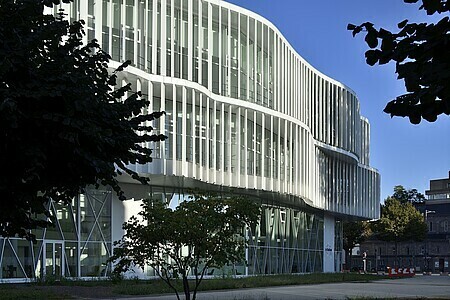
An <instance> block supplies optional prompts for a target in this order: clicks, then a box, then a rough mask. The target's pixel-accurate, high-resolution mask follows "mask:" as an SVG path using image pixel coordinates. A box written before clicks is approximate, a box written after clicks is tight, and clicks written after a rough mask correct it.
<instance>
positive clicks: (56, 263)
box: [42, 241, 64, 278]
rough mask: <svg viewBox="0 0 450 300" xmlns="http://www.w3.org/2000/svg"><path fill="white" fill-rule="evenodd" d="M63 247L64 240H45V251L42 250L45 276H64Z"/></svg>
mask: <svg viewBox="0 0 450 300" xmlns="http://www.w3.org/2000/svg"><path fill="white" fill-rule="evenodd" d="M63 249H64V247H63V242H62V241H45V247H44V251H42V264H43V266H42V270H43V271H44V276H54V277H55V278H61V277H63V276H64V259H63Z"/></svg>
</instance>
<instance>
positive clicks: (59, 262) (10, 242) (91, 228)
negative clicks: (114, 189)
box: [0, 189, 112, 279]
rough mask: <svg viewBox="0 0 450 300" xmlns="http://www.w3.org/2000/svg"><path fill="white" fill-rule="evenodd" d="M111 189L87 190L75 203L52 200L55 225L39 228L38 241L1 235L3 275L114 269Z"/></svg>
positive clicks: (86, 273) (65, 274)
mask: <svg viewBox="0 0 450 300" xmlns="http://www.w3.org/2000/svg"><path fill="white" fill-rule="evenodd" d="M111 199H112V197H111V191H109V190H92V189H90V190H86V192H85V193H83V194H81V195H80V196H79V197H77V198H76V199H73V200H72V202H71V203H69V204H67V205H63V204H61V203H53V202H51V203H49V211H50V215H51V216H52V217H53V218H54V219H53V220H54V223H53V224H54V226H50V227H48V228H46V229H39V230H35V231H34V232H33V233H34V234H35V235H36V243H34V244H33V243H32V242H31V241H27V240H24V239H18V238H8V239H4V238H1V239H0V265H1V269H0V279H14V278H25V279H32V278H43V277H46V276H52V277H55V278H62V277H104V276H106V275H107V274H108V272H110V270H109V266H108V265H107V263H106V261H107V259H108V258H109V256H110V255H111V247H112V241H111Z"/></svg>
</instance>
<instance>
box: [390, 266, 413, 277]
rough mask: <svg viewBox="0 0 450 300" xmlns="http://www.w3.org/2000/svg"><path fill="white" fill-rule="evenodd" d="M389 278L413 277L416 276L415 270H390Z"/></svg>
mask: <svg viewBox="0 0 450 300" xmlns="http://www.w3.org/2000/svg"><path fill="white" fill-rule="evenodd" d="M388 271H389V277H413V276H414V275H416V270H415V269H414V268H388Z"/></svg>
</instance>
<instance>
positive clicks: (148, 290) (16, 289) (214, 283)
mask: <svg viewBox="0 0 450 300" xmlns="http://www.w3.org/2000/svg"><path fill="white" fill-rule="evenodd" d="M385 278H387V277H386V276H377V275H370V274H355V273H342V274H306V275H266V276H253V277H245V278H231V277H225V278H214V279H204V280H203V281H202V283H201V284H200V287H199V291H208V290H209V291H211V290H225V289H243V288H258V287H268V286H283V285H302V284H319V283H332V282H349V281H354V282H355V281H358V282H368V281H372V280H380V279H385ZM174 285H175V286H176V288H177V290H178V291H179V293H180V294H183V288H182V285H181V281H180V280H176V281H174ZM191 290H193V282H191ZM83 293H84V294H83ZM86 293H87V295H88V297H93V298H95V297H97V298H102V297H103V298H112V296H120V295H122V296H124V295H130V296H137V295H157V294H166V293H169V294H173V291H172V289H171V288H170V287H169V286H167V284H165V283H164V282H163V281H162V280H158V279H155V280H122V281H111V280H109V281H108V280H92V281H82V280H67V279H64V280H61V281H47V282H45V281H44V282H38V283H32V284H0V300H16V299H25V300H27V299H33V300H34V299H38V300H40V299H51V300H57V299H70V297H68V296H67V295H71V296H72V297H74V298H76V297H86ZM72 299H73V298H72ZM256 299H268V298H267V297H263V296H262V297H259V296H258V297H256ZM236 300H240V299H236ZM242 300H251V299H242Z"/></svg>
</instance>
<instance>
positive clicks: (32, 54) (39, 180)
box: [0, 0, 165, 239]
mask: <svg viewBox="0 0 450 300" xmlns="http://www.w3.org/2000/svg"><path fill="white" fill-rule="evenodd" d="M59 2H60V1H58V0H51V1H50V0H2V1H1V3H0V39H1V47H0V168H1V170H2V172H1V175H0V194H1V195H2V200H1V201H0V236H14V235H18V236H20V237H27V238H31V239H32V238H34V237H33V235H32V234H30V229H33V228H36V227H37V226H42V227H45V226H47V225H48V224H50V221H48V220H47V218H46V217H45V215H47V216H48V215H49V211H48V204H49V201H50V199H52V200H53V201H56V202H58V201H62V202H68V201H70V200H71V199H72V198H73V197H74V196H76V195H77V194H78V193H79V192H80V191H82V190H83V188H85V187H86V186H87V185H93V184H94V185H99V184H102V185H110V186H111V187H112V188H113V189H114V190H115V191H116V192H117V194H118V195H119V197H120V198H123V192H122V191H121V189H120V187H119V185H118V181H117V179H116V175H118V174H121V172H126V173H128V174H129V175H130V176H132V177H133V178H135V179H137V180H139V181H141V182H143V183H145V182H146V181H147V180H146V179H145V178H141V177H139V176H138V174H137V173H135V172H133V171H132V170H131V169H129V168H128V167H127V165H129V164H133V163H140V164H145V163H148V162H150V161H151V160H152V159H151V157H150V154H151V150H150V149H148V148H146V147H144V146H143V145H144V144H146V143H147V142H150V141H154V142H157V141H161V140H163V139H164V138H165V137H164V136H162V135H152V134H151V130H152V127H151V126H149V123H148V122H149V121H152V120H154V119H155V118H158V117H159V116H160V115H161V113H160V112H157V113H153V114H147V113H145V114H143V113H142V112H143V110H144V109H145V107H146V106H147V105H148V104H149V102H148V101H147V100H145V99H143V98H141V96H142V94H141V93H140V92H136V93H134V92H133V93H132V92H131V87H130V85H127V86H124V87H120V88H118V89H116V90H113V89H112V88H111V87H112V86H115V85H116V78H117V74H118V72H120V71H122V70H123V69H124V68H125V67H126V66H127V65H128V64H129V63H130V62H126V63H124V64H123V65H122V66H120V67H119V68H118V69H117V70H115V71H114V72H112V74H110V73H109V72H108V62H109V59H110V56H109V55H108V54H107V53H105V52H103V51H102V50H101V49H100V47H99V45H98V44H97V42H96V41H95V40H94V41H92V42H90V43H88V44H87V45H83V43H82V37H83V35H84V31H83V24H84V22H83V21H77V22H74V23H73V24H69V23H68V22H67V21H66V20H64V19H63V14H62V13H61V14H60V15H58V16H56V17H55V16H52V15H44V12H43V10H44V4H45V5H49V6H51V5H52V4H53V3H55V4H57V3H59ZM64 2H69V1H68V0H64ZM127 93H128V97H126V95H127ZM43 215H44V217H39V216H43Z"/></svg>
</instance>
